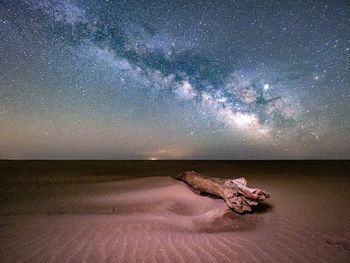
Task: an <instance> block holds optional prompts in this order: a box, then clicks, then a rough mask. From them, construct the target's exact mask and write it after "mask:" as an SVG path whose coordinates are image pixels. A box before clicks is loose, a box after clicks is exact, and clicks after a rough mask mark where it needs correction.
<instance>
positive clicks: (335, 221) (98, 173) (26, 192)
mask: <svg viewBox="0 0 350 263" xmlns="http://www.w3.org/2000/svg"><path fill="white" fill-rule="evenodd" d="M349 168H350V165H349V162H347V161H343V162H342V161H333V162H322V161H318V162H317V161H313V162H297V161H295V162H276V161H275V162H273V161H272V162H247V161H245V162H239V161H236V162H229V161H227V162H224V161H223V162H220V161H178V162H177V161H155V162H152V161H149V162H147V161H134V162H132V161H127V162H122V161H120V162H112V161H110V162H108V161H106V162H98V161H95V162H88V161H85V162H83V161H81V162H79V161H77V162H59V161H57V162H34V161H33V162H31V161H28V162H23V161H22V162H20V161H3V162H0V173H1V176H0V180H1V181H0V183H1V191H0V201H1V205H0V244H1V245H0V261H1V262H348V259H349V258H350V226H349V222H350V209H349V207H350V191H349V189H350V177H349V176H350V174H349V171H350V169H349ZM184 170H196V171H198V172H200V173H203V174H206V175H210V176H217V177H227V178H228V177H231V178H237V177H241V176H244V177H245V178H246V179H247V180H248V185H249V186H252V187H259V188H263V189H265V190H266V191H268V192H269V193H270V194H271V197H270V198H269V199H268V200H266V202H264V203H263V204H262V205H259V206H258V207H257V208H256V209H255V211H254V213H251V214H245V215H239V214H236V213H234V212H230V213H225V211H226V205H225V203H224V201H223V200H221V199H213V198H211V197H209V196H200V195H197V194H196V193H194V192H193V191H192V190H191V189H190V188H189V187H188V186H187V185H185V184H184V183H183V182H180V181H176V180H174V179H173V178H172V177H171V176H174V175H176V174H177V173H180V172H181V171H184Z"/></svg>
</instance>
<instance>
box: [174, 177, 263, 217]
mask: <svg viewBox="0 0 350 263" xmlns="http://www.w3.org/2000/svg"><path fill="white" fill-rule="evenodd" d="M177 179H178V180H181V181H183V182H185V183H186V184H188V185H189V186H191V187H192V188H193V189H195V190H197V191H199V192H204V193H208V194H211V195H215V196H218V197H221V198H222V199H224V200H225V202H226V204H227V206H228V207H229V208H231V209H233V210H234V211H236V212H238V213H244V212H250V211H252V206H256V205H257V204H258V202H259V201H264V200H265V199H266V198H268V197H269V194H268V193H267V192H265V191H264V190H261V189H253V188H249V187H247V180H246V179H245V178H243V177H242V178H237V179H223V178H215V177H208V176H204V175H201V174H199V173H196V172H194V171H187V172H182V173H181V174H180V175H179V176H178V177H177Z"/></svg>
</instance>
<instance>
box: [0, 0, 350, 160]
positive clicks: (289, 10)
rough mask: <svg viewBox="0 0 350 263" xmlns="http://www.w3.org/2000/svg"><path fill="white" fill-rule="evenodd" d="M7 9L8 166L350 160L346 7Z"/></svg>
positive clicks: (82, 5) (185, 4) (253, 4)
mask: <svg viewBox="0 0 350 263" xmlns="http://www.w3.org/2000/svg"><path fill="white" fill-rule="evenodd" d="M0 8H1V9H0V10H1V13H0V14H1V16H0V17H1V18H0V19H1V20H0V38H1V39H2V40H1V46H0V47H1V51H0V56H1V64H0V66H1V68H0V70H1V72H0V126H1V130H0V158H58V159H61V158H67V159H70V158H73V159H75V158H78V159H85V158H88V159H89V158H94V159H101V158H103V159H198V158H199V159H201V158H204V159H208V158H210V159H212V158H213V159H285V158H287V159H289V158H292V159H294V158H297V159H299V158H300V159H303V158H331V159H332V158H349V157H350V136H349V132H348V131H349V128H350V125H349V116H350V103H349V102H350V66H349V65H350V5H349V4H348V2H347V1H112V0H110V1H97V0H96V1H93V0H89V1H67V0H62V1H59V0H56V1H54V0H50V1H49V0H47V1H45V0H23V1H2V2H1V4H0Z"/></svg>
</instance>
